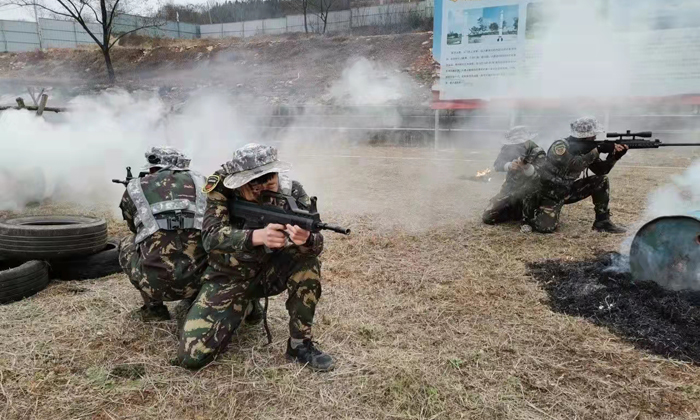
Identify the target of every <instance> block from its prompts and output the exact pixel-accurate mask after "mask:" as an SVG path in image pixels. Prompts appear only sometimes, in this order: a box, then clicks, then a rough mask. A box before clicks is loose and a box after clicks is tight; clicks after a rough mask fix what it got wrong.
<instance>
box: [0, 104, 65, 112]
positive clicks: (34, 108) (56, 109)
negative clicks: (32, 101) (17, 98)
mask: <svg viewBox="0 0 700 420" xmlns="http://www.w3.org/2000/svg"><path fill="white" fill-rule="evenodd" d="M7 109H25V110H27V111H38V110H39V107H38V106H26V107H21V108H20V107H18V106H12V105H0V111H5V110H7ZM44 111H49V112H67V111H68V108H61V107H51V106H47V107H45V108H44Z"/></svg>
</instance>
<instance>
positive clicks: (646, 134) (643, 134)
mask: <svg viewBox="0 0 700 420" xmlns="http://www.w3.org/2000/svg"><path fill="white" fill-rule="evenodd" d="M651 136H652V134H651V131H640V132H639V133H630V131H629V130H627V132H626V133H608V134H606V137H607V138H609V139H610V138H613V137H642V138H646V139H648V138H650V137H651Z"/></svg>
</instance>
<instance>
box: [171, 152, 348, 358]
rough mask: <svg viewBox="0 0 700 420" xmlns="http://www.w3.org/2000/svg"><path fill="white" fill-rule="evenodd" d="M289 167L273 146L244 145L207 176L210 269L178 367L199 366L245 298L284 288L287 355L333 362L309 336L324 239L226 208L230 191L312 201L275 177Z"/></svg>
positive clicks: (221, 342)
mask: <svg viewBox="0 0 700 420" xmlns="http://www.w3.org/2000/svg"><path fill="white" fill-rule="evenodd" d="M289 167H290V165H289V164H287V163H285V162H280V161H278V160H277V150H276V149H275V148H273V147H269V146H262V145H258V144H249V145H246V146H244V147H243V148H241V149H238V150H236V151H235V152H234V154H233V159H232V160H231V161H229V162H226V163H225V164H224V165H222V168H223V169H221V170H219V171H217V172H216V173H215V174H214V175H212V176H210V177H209V178H208V179H207V184H206V186H205V189H204V191H205V192H207V194H208V195H207V206H206V211H205V213H204V224H203V227H202V239H203V242H204V247H205V249H206V250H207V252H208V254H209V266H208V267H207V269H206V271H205V273H204V277H203V278H204V285H203V286H202V289H201V291H200V292H199V295H198V296H197V299H196V301H195V303H194V305H193V306H192V309H191V310H190V312H189V313H188V315H187V319H186V321H185V325H184V327H183V329H182V335H181V337H180V346H179V349H178V360H179V362H180V364H181V365H182V366H184V367H187V368H191V369H197V368H200V367H202V366H205V365H206V364H207V363H209V362H210V361H211V360H212V359H213V358H214V357H215V356H216V355H217V354H218V353H220V352H221V351H223V350H224V348H225V347H226V346H227V344H228V343H229V341H230V339H231V336H232V334H233V333H234V331H235V330H236V328H238V326H239V324H240V322H241V319H242V318H243V315H244V308H246V306H247V305H248V304H249V302H250V301H251V300H255V299H260V298H263V297H265V298H266V297H268V296H273V295H277V294H280V293H282V292H283V291H285V290H286V291H287V292H288V298H287V302H286V307H287V311H288V312H289V332H290V338H289V339H288V340H287V353H286V355H287V357H288V358H289V359H291V360H296V361H298V362H301V363H304V364H308V366H309V367H311V368H313V369H315V370H320V371H328V370H330V369H332V368H333V367H334V361H333V359H332V358H331V356H329V355H327V354H325V353H323V352H322V351H320V350H319V349H318V348H316V346H315V344H314V342H313V341H312V334H311V326H312V324H313V319H314V312H315V310H316V304H317V303H318V300H319V298H320V297H321V263H320V261H319V259H318V256H319V254H320V253H321V251H322V250H323V236H322V235H321V234H320V233H311V232H308V231H306V230H303V229H301V228H299V227H298V226H291V225H287V226H282V225H277V224H268V225H267V226H261V225H257V224H249V223H247V222H246V221H245V220H243V219H238V218H236V217H235V215H234V214H232V213H231V208H230V207H229V206H230V205H231V199H232V198H233V197H234V196H236V197H240V198H242V199H244V200H247V201H260V200H267V201H265V202H266V203H267V204H273V205H281V204H283V203H277V202H276V200H275V199H274V198H270V197H265V198H261V197H262V192H263V191H275V192H281V193H283V194H285V195H291V196H292V197H294V198H295V199H296V200H297V201H298V205H299V207H300V208H302V209H304V208H308V207H309V206H310V204H311V202H310V199H309V196H308V195H307V194H306V192H304V188H303V187H302V185H301V184H300V183H298V182H296V181H291V180H290V179H289V178H287V177H286V176H283V175H279V174H280V173H282V172H286V171H288V169H289ZM233 211H234V212H235V208H234V209H233ZM266 303H267V302H266Z"/></svg>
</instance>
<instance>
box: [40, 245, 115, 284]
mask: <svg viewBox="0 0 700 420" xmlns="http://www.w3.org/2000/svg"><path fill="white" fill-rule="evenodd" d="M118 249H119V240H118V239H116V238H109V240H108V241H107V247H106V248H105V249H103V250H102V251H100V252H98V253H97V254H93V255H88V256H87V257H74V258H65V259H60V260H54V261H49V273H50V274H51V278H54V279H59V280H86V279H98V278H100V277H106V276H109V275H111V274H114V273H120V272H121V271H122V267H121V266H120V265H119V250H118Z"/></svg>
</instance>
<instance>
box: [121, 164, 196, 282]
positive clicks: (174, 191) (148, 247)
mask: <svg viewBox="0 0 700 420" xmlns="http://www.w3.org/2000/svg"><path fill="white" fill-rule="evenodd" d="M140 182H141V188H142V189H143V193H144V195H145V196H146V199H147V200H148V202H149V203H158V202H162V201H169V200H177V199H187V200H190V201H193V202H194V201H195V199H196V193H195V184H194V182H193V181H192V177H191V176H190V174H189V171H171V170H163V171H159V172H156V173H154V174H149V175H146V176H144V177H143V178H140ZM119 207H120V208H121V210H122V216H123V217H124V220H126V223H127V225H128V226H129V230H130V231H132V232H133V233H134V234H136V232H137V228H136V224H135V222H134V217H135V216H136V214H137V210H136V205H135V204H134V202H133V201H132V199H131V197H130V196H129V193H128V192H126V191H125V192H124V195H123V196H122V200H121V203H120V204H119ZM139 251H140V253H141V257H142V264H143V266H144V268H145V269H147V268H148V267H152V268H154V269H156V270H170V269H171V268H172V267H171V266H172V264H168V263H166V262H164V261H167V260H171V261H172V260H174V259H178V258H186V259H188V260H191V261H194V263H193V264H191V266H189V267H185V268H184V270H185V273H179V274H183V275H186V274H188V273H194V272H197V271H201V270H202V269H203V268H204V267H205V266H206V261H207V254H206V251H205V250H204V247H203V245H202V235H201V232H200V231H199V230H197V229H185V230H159V231H157V232H155V233H154V234H153V235H151V236H149V237H148V238H146V239H145V240H144V241H143V242H141V243H140V244H139Z"/></svg>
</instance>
